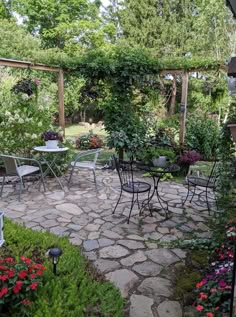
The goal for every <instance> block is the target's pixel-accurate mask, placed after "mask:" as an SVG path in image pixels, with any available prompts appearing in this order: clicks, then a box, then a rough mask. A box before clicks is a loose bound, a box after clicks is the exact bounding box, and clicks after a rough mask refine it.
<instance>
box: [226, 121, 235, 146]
mask: <svg viewBox="0 0 236 317" xmlns="http://www.w3.org/2000/svg"><path fill="white" fill-rule="evenodd" d="M227 127H228V128H230V131H231V134H232V137H233V141H234V142H236V123H233V124H228V125H227Z"/></svg>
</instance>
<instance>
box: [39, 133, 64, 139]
mask: <svg viewBox="0 0 236 317" xmlns="http://www.w3.org/2000/svg"><path fill="white" fill-rule="evenodd" d="M41 138H42V139H43V140H44V141H52V140H59V141H62V140H63V138H62V136H61V135H60V134H59V133H58V132H55V131H52V130H48V131H45V132H43V133H42V134H41Z"/></svg>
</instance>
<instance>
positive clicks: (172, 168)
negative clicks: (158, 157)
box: [136, 162, 180, 176]
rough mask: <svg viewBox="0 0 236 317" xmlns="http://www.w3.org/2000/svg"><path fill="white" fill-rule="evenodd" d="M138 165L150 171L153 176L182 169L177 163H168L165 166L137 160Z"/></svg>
mask: <svg viewBox="0 0 236 317" xmlns="http://www.w3.org/2000/svg"><path fill="white" fill-rule="evenodd" d="M136 166H137V168H138V169H140V170H143V171H145V172H149V173H150V175H151V176H158V175H161V174H166V173H175V172H178V171H179V170H180V167H179V166H178V165H177V164H168V165H167V166H165V167H160V166H153V165H152V164H145V163H142V162H137V163H136Z"/></svg>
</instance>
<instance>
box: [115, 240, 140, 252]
mask: <svg viewBox="0 0 236 317" xmlns="http://www.w3.org/2000/svg"><path fill="white" fill-rule="evenodd" d="M117 243H118V244H121V245H123V246H125V247H126V248H128V249H130V250H136V249H144V248H145V246H144V244H143V243H142V242H137V241H134V240H118V241H117Z"/></svg>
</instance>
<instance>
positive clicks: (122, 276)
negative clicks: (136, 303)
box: [105, 269, 139, 297]
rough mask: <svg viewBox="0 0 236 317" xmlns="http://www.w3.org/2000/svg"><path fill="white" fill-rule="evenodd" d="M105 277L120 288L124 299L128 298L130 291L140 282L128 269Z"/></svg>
mask: <svg viewBox="0 0 236 317" xmlns="http://www.w3.org/2000/svg"><path fill="white" fill-rule="evenodd" d="M105 276H106V278H107V279H108V280H109V281H111V282H113V283H114V284H115V286H116V287H117V288H119V290H120V292H121V295H122V296H123V297H127V296H128V292H129V290H130V289H131V288H132V287H133V286H134V285H135V284H136V283H137V282H138V280H139V278H138V276H137V275H136V274H134V273H133V272H132V271H129V270H127V269H121V270H117V271H114V272H111V273H107V274H106V275H105Z"/></svg>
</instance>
